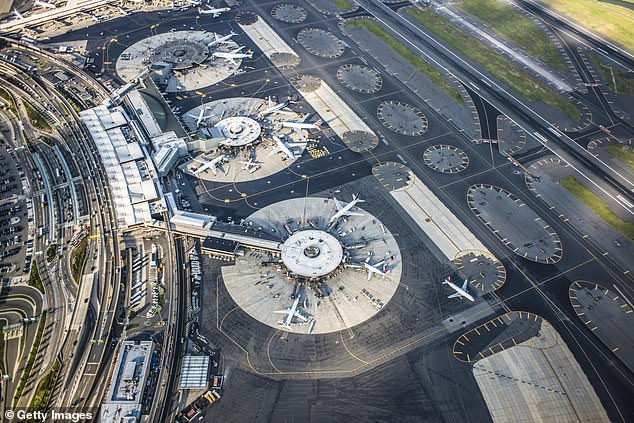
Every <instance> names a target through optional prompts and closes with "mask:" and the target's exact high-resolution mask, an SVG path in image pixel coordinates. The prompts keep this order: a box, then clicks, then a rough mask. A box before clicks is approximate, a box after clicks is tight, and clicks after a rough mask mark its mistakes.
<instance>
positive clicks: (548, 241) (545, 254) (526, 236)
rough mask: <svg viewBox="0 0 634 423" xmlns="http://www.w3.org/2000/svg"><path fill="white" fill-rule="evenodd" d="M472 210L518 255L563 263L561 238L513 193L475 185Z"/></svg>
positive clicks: (471, 193)
mask: <svg viewBox="0 0 634 423" xmlns="http://www.w3.org/2000/svg"><path fill="white" fill-rule="evenodd" d="M467 201H468V203H469V207H470V208H471V210H472V211H473V213H474V214H475V215H476V216H478V218H479V219H480V220H481V221H482V222H483V223H484V224H485V225H486V226H487V228H489V229H490V230H491V231H493V232H494V233H495V235H496V236H497V237H498V238H499V239H500V241H502V242H503V243H504V244H505V245H506V246H507V247H508V248H509V249H510V250H511V251H513V252H514V253H515V254H517V255H519V256H521V257H524V258H525V259H527V260H531V261H535V262H537V263H544V264H553V263H557V262H558V261H559V260H561V256H562V248H561V241H560V239H559V236H558V235H557V233H556V232H555V231H554V229H553V228H551V227H550V225H548V224H547V223H546V222H544V220H542V218H541V217H539V216H538V215H537V214H536V213H535V212H534V211H533V210H531V209H530V208H529V207H528V206H527V205H526V204H524V203H523V202H522V201H521V200H520V199H519V198H517V197H516V196H515V195H514V194H513V193H511V192H509V191H507V190H505V189H502V188H499V187H495V186H493V185H487V184H478V185H472V186H471V187H470V188H469V191H468V193H467Z"/></svg>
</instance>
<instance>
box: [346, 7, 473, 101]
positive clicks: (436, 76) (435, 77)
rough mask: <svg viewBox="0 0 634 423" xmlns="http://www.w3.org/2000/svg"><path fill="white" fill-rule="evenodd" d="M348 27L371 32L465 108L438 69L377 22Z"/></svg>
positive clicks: (363, 20) (359, 22) (364, 21)
mask: <svg viewBox="0 0 634 423" xmlns="http://www.w3.org/2000/svg"><path fill="white" fill-rule="evenodd" d="M347 25H348V26H349V27H352V28H356V27H363V28H365V29H367V30H368V31H370V32H371V33H372V35H374V36H375V37H376V38H378V39H379V40H381V41H382V42H384V43H385V44H386V45H387V46H388V47H390V48H391V49H392V50H394V51H395V52H396V53H398V55H399V56H401V57H402V58H403V59H405V60H406V61H407V62H408V63H409V64H410V65H412V66H414V67H415V68H416V69H417V70H418V71H419V72H421V73H422V74H423V75H425V76H426V77H427V78H428V79H429V80H430V81H431V82H433V83H434V84H436V85H437V86H438V87H439V88H440V89H442V90H443V91H444V92H446V93H447V94H449V96H450V97H451V98H453V99H454V100H456V101H457V102H458V103H460V104H462V105H463V106H464V102H463V101H462V97H460V94H459V93H458V91H457V90H456V89H455V88H454V87H452V86H451V84H449V82H447V81H446V80H445V79H444V78H443V77H442V75H441V73H440V72H439V71H438V70H436V68H434V67H433V66H431V65H430V64H429V63H427V62H426V61H424V60H423V59H421V58H420V57H419V56H417V55H416V54H414V53H413V52H412V51H411V50H410V49H408V48H407V47H405V45H404V44H402V43H401V42H400V41H398V40H397V39H396V38H394V37H393V36H391V35H390V34H388V33H387V32H386V31H385V30H384V29H383V28H381V27H380V26H379V25H377V24H376V23H375V22H372V21H369V20H366V19H358V20H355V21H352V22H350V23H348V24H347Z"/></svg>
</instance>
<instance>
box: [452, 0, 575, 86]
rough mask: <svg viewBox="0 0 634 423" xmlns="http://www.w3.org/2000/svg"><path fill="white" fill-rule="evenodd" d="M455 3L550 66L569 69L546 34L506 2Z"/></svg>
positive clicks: (466, 0)
mask: <svg viewBox="0 0 634 423" xmlns="http://www.w3.org/2000/svg"><path fill="white" fill-rule="evenodd" d="M455 5H456V6H457V7H458V8H459V9H461V10H462V11H464V12H466V13H467V14H469V15H471V16H473V17H474V18H476V19H477V20H478V21H480V22H482V23H483V24H485V25H487V26H488V27H490V28H491V29H493V30H494V31H495V32H496V33H498V34H499V35H501V36H502V37H504V38H506V39H507V40H509V41H511V42H512V43H513V44H515V45H516V46H518V47H520V48H521V49H523V50H524V51H526V52H527V53H528V54H530V55H532V56H534V57H536V58H537V59H539V60H541V61H542V62H544V63H545V64H547V65H548V66H550V67H551V68H553V69H556V70H558V71H560V72H564V73H565V72H567V71H568V70H567V69H566V66H565V65H564V61H563V60H562V59H561V56H560V55H559V52H558V51H557V49H556V48H555V46H553V45H552V43H551V42H550V40H549V39H548V37H547V36H546V34H544V33H543V32H542V31H541V30H540V29H539V28H538V27H537V26H535V24H534V23H533V22H532V21H531V20H530V19H529V18H527V17H526V16H524V15H522V14H521V13H520V12H518V11H517V10H515V9H514V8H512V7H511V6H509V5H508V4H507V3H503V2H500V1H498V0H459V1H457V2H456V3H455Z"/></svg>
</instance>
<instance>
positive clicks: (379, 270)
mask: <svg viewBox="0 0 634 423" xmlns="http://www.w3.org/2000/svg"><path fill="white" fill-rule="evenodd" d="M386 262H387V260H385V259H383V260H381V261H380V262H378V263H374V264H370V256H368V258H367V259H365V261H364V262H363V263H362V264H363V267H364V268H365V270H366V271H367V272H368V280H370V279H372V275H374V274H375V273H376V274H377V275H381V276H383V277H384V278H385V275H387V274H388V273H390V271H389V270H386V269H385V263H386Z"/></svg>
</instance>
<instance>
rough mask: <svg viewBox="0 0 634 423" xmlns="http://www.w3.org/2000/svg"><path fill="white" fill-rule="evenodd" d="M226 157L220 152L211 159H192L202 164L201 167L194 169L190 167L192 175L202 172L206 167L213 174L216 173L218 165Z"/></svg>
mask: <svg viewBox="0 0 634 423" xmlns="http://www.w3.org/2000/svg"><path fill="white" fill-rule="evenodd" d="M225 159H226V156H225V155H224V154H221V155H220V156H218V157H216V158H215V159H212V160H208V161H207V160H203V159H196V158H195V159H194V161H196V162H198V163H200V164H202V166H201V167H199V168H197V169H194V168H191V169H192V173H193V174H194V175H198V174H199V173H201V172H204V171H205V170H207V169H211V171H212V173H213V174H214V175H217V174H218V166H219V165H220V164H221V163H222V162H223V161H224V160H225Z"/></svg>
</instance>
